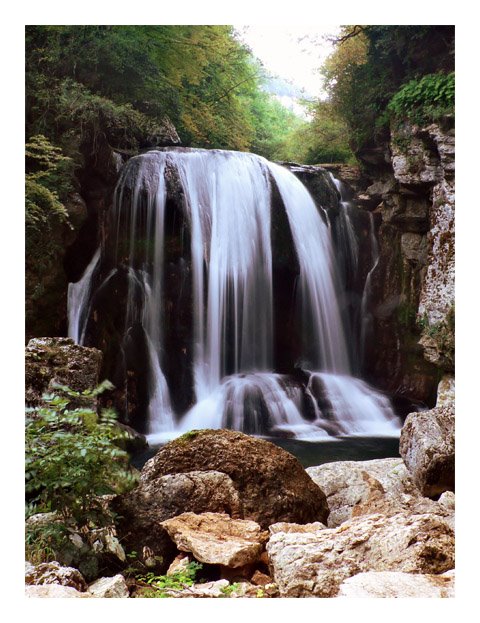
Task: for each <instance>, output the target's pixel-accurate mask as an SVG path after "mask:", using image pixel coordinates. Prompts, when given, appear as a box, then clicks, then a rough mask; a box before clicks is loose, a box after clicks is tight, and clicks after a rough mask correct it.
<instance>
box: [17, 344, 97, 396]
mask: <svg viewBox="0 0 480 623" xmlns="http://www.w3.org/2000/svg"><path fill="white" fill-rule="evenodd" d="M101 363H102V353H101V352H100V351H99V350H98V349H96V348H85V347H83V346H78V345H77V344H75V342H74V341H73V340H72V339H70V338H35V339H32V340H30V342H29V343H28V345H27V347H26V349H25V400H26V404H27V405H28V406H32V407H33V406H37V405H39V404H40V403H41V398H42V394H43V393H44V392H46V391H49V390H50V388H51V384H52V383H58V384H61V385H67V386H68V387H70V388H71V389H73V390H75V391H83V390H85V389H93V388H94V387H96V386H97V385H98V383H99V375H100V367H101ZM92 406H94V405H92Z"/></svg>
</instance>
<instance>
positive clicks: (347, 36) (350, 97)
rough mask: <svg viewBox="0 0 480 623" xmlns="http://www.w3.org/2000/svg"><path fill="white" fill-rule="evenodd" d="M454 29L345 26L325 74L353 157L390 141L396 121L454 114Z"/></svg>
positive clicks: (333, 105)
mask: <svg viewBox="0 0 480 623" xmlns="http://www.w3.org/2000/svg"><path fill="white" fill-rule="evenodd" d="M454 35H455V29H454V27H453V26H344V27H343V29H342V32H341V34H340V36H339V37H338V38H337V41H336V48H335V50H334V52H333V54H332V55H331V56H330V58H329V59H328V60H327V62H326V64H325V66H324V67H323V69H322V73H323V75H324V78H325V84H326V87H327V91H328V93H329V101H330V102H331V104H332V107H333V110H334V111H335V113H336V114H337V115H338V116H339V117H340V118H341V119H343V120H344V122H345V123H346V124H347V126H348V128H349V131H350V135H351V147H352V148H353V150H354V151H355V152H358V151H360V150H361V149H363V148H365V147H369V146H372V145H373V144H375V142H377V141H379V140H382V139H384V138H388V136H389V121H390V118H391V117H392V116H398V115H405V116H407V117H409V118H410V119H411V120H413V121H415V120H417V121H419V120H426V119H428V118H437V117H438V116H440V115H441V114H445V113H451V112H453V97H454V77H453V73H452V72H453V71H454V63H455V60H454Z"/></svg>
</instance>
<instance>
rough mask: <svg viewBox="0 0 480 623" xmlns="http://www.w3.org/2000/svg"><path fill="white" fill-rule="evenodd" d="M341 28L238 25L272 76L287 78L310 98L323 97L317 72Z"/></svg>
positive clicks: (245, 39)
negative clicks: (311, 96) (327, 38)
mask: <svg viewBox="0 0 480 623" xmlns="http://www.w3.org/2000/svg"><path fill="white" fill-rule="evenodd" d="M339 28H340V26H326V25H323V26H312V25H303V26H302V25H298V24H295V25H293V26H288V25H285V26H281V25H276V26H259V25H255V26H253V25H235V29H236V30H237V31H238V32H239V34H240V35H241V39H242V40H243V41H244V42H245V43H246V44H247V45H248V46H249V47H250V48H251V50H252V52H253V53H254V54H255V56H257V57H258V58H259V59H260V60H261V61H262V63H263V65H264V66H265V68H266V69H267V70H268V71H269V72H270V73H272V74H274V75H278V76H281V77H282V78H286V79H287V80H289V81H291V82H293V83H294V84H295V85H296V86H299V87H300V88H303V89H305V91H306V93H307V94H308V95H314V96H319V95H320V96H321V95H323V92H322V80H321V77H320V74H319V72H318V70H319V67H320V66H321V65H322V63H323V62H324V60H325V59H326V57H327V56H328V55H329V54H330V52H331V51H332V49H333V46H332V44H331V43H329V42H328V41H327V40H326V37H327V36H329V35H332V34H336V33H337V32H338V30H339Z"/></svg>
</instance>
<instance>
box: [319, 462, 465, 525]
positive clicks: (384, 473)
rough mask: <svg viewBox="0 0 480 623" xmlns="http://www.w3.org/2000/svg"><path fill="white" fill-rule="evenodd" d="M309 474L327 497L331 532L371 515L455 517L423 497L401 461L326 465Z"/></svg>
mask: <svg viewBox="0 0 480 623" xmlns="http://www.w3.org/2000/svg"><path fill="white" fill-rule="evenodd" d="M307 473H308V474H309V476H310V477H311V478H312V480H313V481H314V482H315V483H316V484H317V485H318V486H319V487H320V488H321V489H322V490H323V491H324V492H325V494H326V496H327V501H328V506H329V508H330V515H329V517H328V527H329V528H335V527H337V526H339V525H341V524H342V523H343V522H345V521H348V520H349V519H351V518H352V517H358V516H360V515H368V514H372V513H380V514H382V515H385V516H392V515H395V514H397V513H400V512H408V513H410V514H417V515H418V514H423V513H434V514H438V515H440V516H442V517H445V518H451V515H452V512H451V509H448V508H447V507H446V506H445V505H440V504H439V503H438V502H434V501H432V500H429V499H428V498H425V497H424V496H423V495H422V493H421V491H420V490H419V489H418V487H417V486H416V485H415V483H414V482H413V479H412V476H411V475H410V473H409V472H408V470H407V468H406V467H405V464H404V462H403V460H402V459H401V458H398V459H375V460H371V461H338V462H334V463H325V464H324V465H319V466H317V467H309V468H307ZM452 521H453V520H452Z"/></svg>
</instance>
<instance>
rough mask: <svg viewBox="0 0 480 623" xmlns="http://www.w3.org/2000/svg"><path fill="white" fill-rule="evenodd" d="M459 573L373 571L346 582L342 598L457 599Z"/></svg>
mask: <svg viewBox="0 0 480 623" xmlns="http://www.w3.org/2000/svg"><path fill="white" fill-rule="evenodd" d="M454 591H455V572H454V571H447V572H446V573H442V574H440V575H424V574H420V573H402V572H399V571H369V572H368V573H359V574H357V575H354V576H352V577H351V578H348V579H346V580H345V582H342V584H341V585H340V590H339V591H338V597H383V598H392V597H394V598H407V597H423V598H425V597H436V598H438V597H455V593H454Z"/></svg>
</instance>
